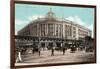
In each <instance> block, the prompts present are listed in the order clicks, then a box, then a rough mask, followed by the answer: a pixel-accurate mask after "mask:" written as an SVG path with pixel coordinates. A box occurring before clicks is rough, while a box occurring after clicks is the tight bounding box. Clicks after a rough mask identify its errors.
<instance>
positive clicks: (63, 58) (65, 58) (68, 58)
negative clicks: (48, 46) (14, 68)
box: [16, 50, 94, 65]
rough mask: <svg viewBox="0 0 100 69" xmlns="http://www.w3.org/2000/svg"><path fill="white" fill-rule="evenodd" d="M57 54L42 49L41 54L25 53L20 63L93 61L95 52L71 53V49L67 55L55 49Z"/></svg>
mask: <svg viewBox="0 0 100 69" xmlns="http://www.w3.org/2000/svg"><path fill="white" fill-rule="evenodd" d="M54 53H55V55H54V56H51V51H50V50H49V51H41V55H40V56H39V55H38V53H35V54H28V55H23V56H22V57H23V59H22V60H23V61H22V63H16V65H19V64H28V63H30V64H43V63H46V64H48V63H61V62H63V63H72V62H91V61H93V58H94V54H93V52H88V53H86V52H83V51H76V53H70V51H66V53H65V55H63V53H62V52H61V51H55V52H54Z"/></svg>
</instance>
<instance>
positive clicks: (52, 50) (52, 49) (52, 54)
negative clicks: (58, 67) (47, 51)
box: [51, 47, 54, 56]
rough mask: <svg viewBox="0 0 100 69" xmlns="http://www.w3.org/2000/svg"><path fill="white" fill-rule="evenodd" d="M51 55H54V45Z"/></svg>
mask: <svg viewBox="0 0 100 69" xmlns="http://www.w3.org/2000/svg"><path fill="white" fill-rule="evenodd" d="M51 52H52V53H51V56H54V47H52V48H51Z"/></svg>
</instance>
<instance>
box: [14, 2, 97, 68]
mask: <svg viewBox="0 0 100 69" xmlns="http://www.w3.org/2000/svg"><path fill="white" fill-rule="evenodd" d="M95 13H96V12H95V6H79V5H76V6H75V5H68V6H67V5H65V4H64V5H63V4H61V5H60V4H52V3H37V2H36V3H34V2H33V3H20V2H15V3H14V19H13V20H14V24H13V25H14V26H13V27H14V29H13V30H14V34H13V35H14V38H13V40H14V41H13V48H14V49H13V50H14V51H12V52H14V55H13V58H12V60H13V61H14V65H15V66H28V65H33V67H34V66H35V65H44V66H45V65H48V66H49V65H50V64H51V65H53V64H54V65H55V64H58V65H59V64H66V65H67V64H77V63H78V64H82V63H95V62H96V42H95V39H96V35H95V34H96V31H95V22H96V21H95V19H96V18H95V16H96V14H95Z"/></svg>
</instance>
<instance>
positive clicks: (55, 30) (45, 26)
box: [18, 9, 91, 40]
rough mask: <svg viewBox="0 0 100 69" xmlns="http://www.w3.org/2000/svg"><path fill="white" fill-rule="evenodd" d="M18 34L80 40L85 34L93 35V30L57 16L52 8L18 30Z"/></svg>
mask: <svg viewBox="0 0 100 69" xmlns="http://www.w3.org/2000/svg"><path fill="white" fill-rule="evenodd" d="M18 35H22V36H23V35H27V36H36V37H52V38H66V39H76V40H79V39H82V38H84V37H85V36H91V30H89V29H88V28H86V27H84V26H81V25H79V24H77V23H74V22H72V21H69V20H65V19H64V18H58V17H56V15H55V13H54V12H53V11H52V9H50V11H49V12H48V13H47V14H46V15H45V17H43V18H37V19H36V20H34V21H32V22H30V23H29V24H28V25H27V26H25V27H24V28H22V29H21V30H20V31H18Z"/></svg>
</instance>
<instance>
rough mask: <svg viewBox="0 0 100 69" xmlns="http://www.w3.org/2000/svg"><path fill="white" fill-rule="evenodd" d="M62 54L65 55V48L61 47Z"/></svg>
mask: <svg viewBox="0 0 100 69" xmlns="http://www.w3.org/2000/svg"><path fill="white" fill-rule="evenodd" d="M63 55H65V48H64V47H63Z"/></svg>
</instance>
